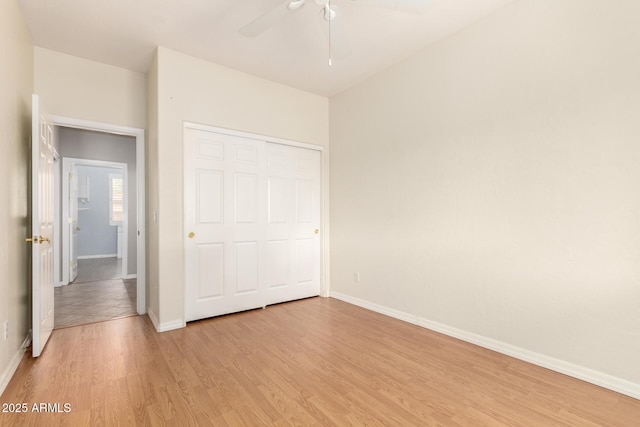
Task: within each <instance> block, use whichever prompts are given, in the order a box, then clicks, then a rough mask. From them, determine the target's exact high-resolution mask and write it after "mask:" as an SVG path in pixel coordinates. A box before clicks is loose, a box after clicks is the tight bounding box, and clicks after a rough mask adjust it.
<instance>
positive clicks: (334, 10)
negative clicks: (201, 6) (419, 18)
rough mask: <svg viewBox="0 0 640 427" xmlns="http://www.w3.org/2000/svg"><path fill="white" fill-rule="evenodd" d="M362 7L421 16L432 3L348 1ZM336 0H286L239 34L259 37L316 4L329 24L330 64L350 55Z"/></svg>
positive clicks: (421, 0)
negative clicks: (290, 14) (290, 15)
mask: <svg viewBox="0 0 640 427" xmlns="http://www.w3.org/2000/svg"><path fill="white" fill-rule="evenodd" d="M345 1H349V2H351V3H354V4H359V5H363V6H372V7H379V8H383V9H390V10H397V11H400V12H407V13H416V14H421V13H423V12H425V9H426V6H428V4H429V3H431V0H345ZM334 2H335V0H286V1H283V2H280V3H279V4H278V5H276V6H275V7H273V8H272V9H271V10H269V11H267V12H265V13H264V14H262V15H261V16H259V17H257V18H256V19H254V20H253V21H251V22H250V23H248V24H247V25H245V26H244V27H242V28H240V30H239V32H240V34H242V35H243V36H246V37H257V36H259V35H260V34H262V33H263V32H264V31H266V30H268V29H269V28H271V27H272V26H273V25H275V24H276V23H277V22H278V21H279V20H280V19H282V18H284V17H285V16H286V15H287V14H289V13H292V12H296V11H298V10H300V9H302V7H303V6H304V5H305V4H307V3H315V5H316V6H318V7H319V8H320V9H319V11H320V16H321V17H322V19H324V20H325V21H327V22H328V23H329V24H328V25H327V28H328V30H329V51H330V52H329V65H331V58H332V57H334V58H338V59H341V58H346V57H347V56H349V54H350V53H351V47H350V45H349V39H348V37H347V34H346V32H345V31H344V26H343V24H342V20H341V13H340V11H339V9H338V6H336V5H334Z"/></svg>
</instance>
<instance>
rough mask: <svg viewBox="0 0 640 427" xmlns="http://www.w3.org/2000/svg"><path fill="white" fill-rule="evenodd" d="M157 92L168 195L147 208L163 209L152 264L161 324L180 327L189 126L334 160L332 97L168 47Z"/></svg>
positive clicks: (163, 185) (162, 181) (161, 165)
mask: <svg viewBox="0 0 640 427" xmlns="http://www.w3.org/2000/svg"><path fill="white" fill-rule="evenodd" d="M158 89H159V90H158V106H159V115H158V117H159V133H158V177H157V178H158V185H157V187H155V188H159V189H161V190H159V195H158V196H159V198H158V205H157V206H151V205H150V206H148V209H149V211H152V210H154V209H157V210H158V215H159V230H158V238H159V256H158V259H157V260H154V259H150V260H149V262H150V270H151V271H153V270H155V269H157V270H158V277H159V299H160V301H159V303H160V310H159V314H160V323H161V324H163V325H174V324H178V323H179V322H181V321H184V265H183V264H184V262H183V258H184V245H183V239H184V236H183V232H182V228H183V214H182V211H183V187H182V185H183V184H182V177H183V160H182V159H183V157H182V151H183V144H182V141H183V135H182V133H183V123H184V121H190V122H196V123H204V124H208V125H213V126H218V127H223V128H228V129H236V130H241V131H245V132H252V133H256V134H261V135H267V136H274V137H279V138H284V139H290V140H294V141H300V142H306V143H310V144H316V145H321V146H324V147H326V148H327V152H326V156H327V157H328V147H329V135H328V134H329V131H328V129H329V123H328V115H329V112H328V99H327V98H324V97H321V96H318V95H314V94H311V93H307V92H303V91H301V90H298V89H293V88H291V87H287V86H284V85H281V84H277V83H273V82H270V81H267V80H263V79H260V78H257V77H254V76H251V75H249V74H245V73H241V72H238V71H234V70H231V69H229V68H225V67H222V66H219V65H216V64H213V63H210V62H206V61H203V60H200V59H196V58H193V57H190V56H187V55H184V54H181V53H178V52H175V51H172V50H169V49H165V48H159V49H158ZM327 160H328V158H327ZM326 163H327V164H328V161H327V162H326ZM150 187H151V184H150ZM151 197H153V196H150V198H149V200H150V202H151ZM325 231H328V224H327V225H326V227H325ZM156 263H157V264H156ZM152 264H153V265H152ZM325 280H328V278H325ZM152 286H153V285H152Z"/></svg>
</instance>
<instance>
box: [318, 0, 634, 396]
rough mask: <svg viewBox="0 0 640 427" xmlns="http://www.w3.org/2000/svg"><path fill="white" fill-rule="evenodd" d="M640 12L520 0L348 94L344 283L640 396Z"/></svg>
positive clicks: (335, 267) (340, 229) (342, 129)
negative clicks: (619, 383)
mask: <svg viewBox="0 0 640 427" xmlns="http://www.w3.org/2000/svg"><path fill="white" fill-rule="evenodd" d="M638 16H640V2H638V1H636V0H616V1H607V2H604V1H598V0H563V1H557V0H521V1H517V2H514V3H513V4H511V5H510V6H507V7H506V8H504V9H502V10H500V11H498V12H497V13H494V14H493V15H491V16H489V17H487V18H486V19H484V20H482V21H480V22H478V23H476V24H475V25H473V26H471V27H469V28H468V29H466V30H464V31H462V32H460V33H458V34H457V35H455V36H453V37H451V38H449V39H447V40H444V41H442V42H440V43H438V44H437V45H434V46H432V47H431V48H429V49H427V50H425V51H422V52H420V53H418V54H416V55H414V56H412V57H411V58H409V59H407V60H406V61H404V62H402V63H400V64H397V65H395V66H393V67H391V68H389V69H388V70H386V71H384V72H382V73H380V74H378V75H376V76H374V77H372V78H371V79H369V80H368V81H366V82H365V83H363V84H360V85H359V86H357V87H354V88H352V89H350V90H348V91H346V92H344V93H342V94H340V95H338V96H336V97H334V98H332V99H331V102H330V121H331V165H332V166H331V205H332V207H331V223H332V233H331V247H332V249H331V259H332V269H331V277H332V291H336V292H339V293H341V294H343V295H347V296H350V297H356V298H360V299H361V300H364V301H367V302H371V303H375V304H379V305H382V306H385V307H388V308H392V309H395V310H399V311H400V312H403V313H406V314H409V315H412V316H417V317H418V318H422V319H426V320H428V321H435V322H440V323H441V324H443V325H446V326H449V327H453V328H458V329H460V330H463V331H468V332H471V333H474V334H478V335H481V336H484V337H488V338H492V339H494V340H497V341H499V342H502V343H507V344H511V345H514V346H517V347H520V348H522V349H526V350H530V351H532V352H535V353H537V354H540V355H544V356H548V357H551V358H556V359H559V360H561V361H566V362H570V363H572V364H575V365H578V366H580V367H585V368H590V369H592V370H594V371H596V372H598V373H604V374H608V375H611V376H613V377H617V378H619V379H623V380H627V381H630V382H632V383H635V385H636V390H637V386H638V385H640V368H639V366H640V365H639V364H638V361H639V360H640V328H639V325H640V308H639V307H640V305H639V301H640V286H639V283H640V262H639V260H640V245H639V242H640V220H639V217H640V167H639V165H640V26H638ZM356 271H357V272H360V273H361V282H360V283H359V284H355V283H354V282H353V273H354V272H356Z"/></svg>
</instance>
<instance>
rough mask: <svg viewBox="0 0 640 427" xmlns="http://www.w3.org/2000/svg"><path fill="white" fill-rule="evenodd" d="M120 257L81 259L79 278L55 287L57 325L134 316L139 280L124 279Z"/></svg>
mask: <svg viewBox="0 0 640 427" xmlns="http://www.w3.org/2000/svg"><path fill="white" fill-rule="evenodd" d="M120 263H121V261H120V260H118V259H116V258H102V259H87V260H79V261H78V277H77V278H76V280H75V281H74V282H73V283H72V284H70V285H67V286H62V287H58V288H55V328H56V329H58V328H66V327H69V326H78V325H85V324H88V323H95V322H101V321H104V320H111V319H117V318H120V317H127V316H134V315H136V314H137V311H136V285H137V283H136V279H129V280H124V279H122V278H120V276H121V271H120V265H121V264H120Z"/></svg>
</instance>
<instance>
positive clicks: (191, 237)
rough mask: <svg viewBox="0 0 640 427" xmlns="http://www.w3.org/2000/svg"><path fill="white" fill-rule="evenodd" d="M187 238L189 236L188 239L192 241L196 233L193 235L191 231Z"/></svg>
mask: <svg viewBox="0 0 640 427" xmlns="http://www.w3.org/2000/svg"><path fill="white" fill-rule="evenodd" d="M187 236H189V238H190V239H193V238H194V237H196V233H194V232H193V231H192V232H191V233H189V234H188V235H187Z"/></svg>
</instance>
